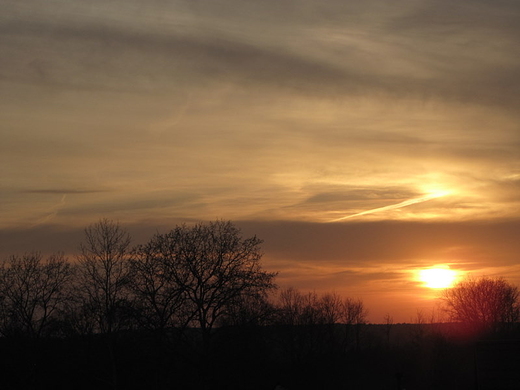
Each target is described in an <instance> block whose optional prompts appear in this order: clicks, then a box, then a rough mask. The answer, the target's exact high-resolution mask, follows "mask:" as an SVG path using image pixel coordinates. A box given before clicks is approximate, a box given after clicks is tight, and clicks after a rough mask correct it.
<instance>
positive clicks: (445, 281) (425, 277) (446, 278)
mask: <svg viewBox="0 0 520 390" xmlns="http://www.w3.org/2000/svg"><path fill="white" fill-rule="evenodd" d="M457 276H458V272H457V271H454V270H451V269H449V268H448V267H433V268H426V269H422V270H420V271H419V280H420V281H421V282H423V283H424V284H423V286H424V287H429V288H448V287H451V286H453V284H454V283H455V281H456V280H457Z"/></svg>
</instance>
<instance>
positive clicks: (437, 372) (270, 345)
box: [0, 324, 520, 390]
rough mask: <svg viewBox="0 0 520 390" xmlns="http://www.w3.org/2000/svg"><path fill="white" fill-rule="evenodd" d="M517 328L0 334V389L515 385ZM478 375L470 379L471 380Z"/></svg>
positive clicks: (519, 349) (519, 355) (519, 363)
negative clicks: (207, 336)
mask: <svg viewBox="0 0 520 390" xmlns="http://www.w3.org/2000/svg"><path fill="white" fill-rule="evenodd" d="M519 336H520V335H519V334H518V332H516V331H513V330H510V331H508V332H503V333H501V334H497V333H495V334H493V335H475V334H470V333H469V332H468V330H467V329H465V328H464V327H462V326H460V325H456V324H430V325H424V324H422V325H418V324H395V325H362V326H358V327H355V326H350V327H347V326H344V325H331V326H327V325H321V326H309V327H302V326H270V327H260V326H242V327H223V328H220V329H218V330H217V331H216V332H215V333H214V335H213V338H212V340H211V344H209V346H207V347H206V348H204V347H203V345H202V343H200V340H199V337H198V332H197V331H196V330H191V331H190V332H186V333H184V334H182V335H178V334H175V332H169V333H168V334H167V335H164V334H162V335H161V334H149V333H142V332H126V333H122V334H112V335H88V336H67V337H60V338H57V337H54V338H50V339H28V338H23V337H10V338H2V339H0V357H1V361H0V364H1V367H2V374H1V375H0V388H2V389H43V388H52V389H71V388H74V389H266V390H272V389H275V388H276V387H277V386H279V388H285V389H288V390H300V389H408V390H411V389H454V390H455V389H457V390H464V389H476V388H478V389H479V390H482V389H484V390H485V389H499V388H500V389H517V388H519V386H520V375H519V374H518V372H519V371H520V370H518V367H520V342H519V341H518V340H520V337H519ZM477 385H478V386H477Z"/></svg>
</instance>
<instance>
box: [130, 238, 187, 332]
mask: <svg viewBox="0 0 520 390" xmlns="http://www.w3.org/2000/svg"><path fill="white" fill-rule="evenodd" d="M168 247H169V245H168V239H167V237H166V236H162V235H156V236H154V237H153V238H152V239H151V240H150V241H149V242H148V243H147V244H145V245H139V246H138V247H137V248H136V249H135V250H134V251H133V253H132V259H131V260H130V274H131V277H130V288H131V290H132V291H133V293H134V295H135V301H134V308H135V314H136V317H137V319H138V321H139V322H140V324H141V325H143V326H144V327H145V328H146V329H149V330H152V331H156V332H158V333H159V334H162V333H163V332H164V330H165V329H167V328H170V327H173V326H177V327H180V328H184V326H185V325H187V320H188V319H189V315H187V314H186V313H185V312H186V310H185V309H186V308H185V307H184V305H185V303H186V294H185V287H184V283H185V282H186V278H183V279H181V280H180V279H179V278H180V272H178V270H177V268H176V267H177V264H176V261H177V260H176V256H175V254H171V253H170V252H169V251H168Z"/></svg>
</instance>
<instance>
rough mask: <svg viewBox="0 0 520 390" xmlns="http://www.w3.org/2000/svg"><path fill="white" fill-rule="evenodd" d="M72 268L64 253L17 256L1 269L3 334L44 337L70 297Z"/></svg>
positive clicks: (0, 294) (9, 259)
mask: <svg viewBox="0 0 520 390" xmlns="http://www.w3.org/2000/svg"><path fill="white" fill-rule="evenodd" d="M71 276H72V271H71V267H70V264H69V263H68V262H67V260H66V259H65V258H64V256H63V255H62V254H55V255H52V256H50V257H48V258H47V259H45V260H44V259H43V257H42V255H41V254H40V253H38V252H35V253H27V254H24V255H23V256H16V255H13V256H11V257H9V258H8V259H7V261H5V262H4V263H3V264H2V266H1V268H0V305H1V306H0V308H1V311H2V314H3V315H2V329H1V331H2V333H3V334H4V335H9V334H11V333H13V332H14V333H20V332H21V333H22V334H26V335H29V336H31V337H40V336H42V335H43V334H44V333H46V331H47V330H48V328H49V325H50V323H51V320H53V319H57V315H58V312H59V310H60V308H61V307H62V305H63V303H64V302H65V301H66V300H67V299H68V292H69V291H68V288H67V287H68V283H69V282H70V280H71Z"/></svg>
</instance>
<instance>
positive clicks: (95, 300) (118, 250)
mask: <svg viewBox="0 0 520 390" xmlns="http://www.w3.org/2000/svg"><path fill="white" fill-rule="evenodd" d="M130 242H131V239H130V235H129V234H128V233H127V232H126V231H125V230H124V229H123V228H121V227H120V226H119V224H118V223H116V222H113V221H110V220H108V219H102V220H100V221H99V222H97V223H95V224H92V225H90V226H88V227H87V228H86V229H85V242H84V243H81V244H80V251H81V253H80V255H79V256H78V262H79V283H80V286H78V287H79V289H78V290H77V291H78V292H79V293H80V294H82V295H81V296H80V297H79V298H80V300H83V304H82V306H87V307H89V308H90V310H91V311H92V312H93V313H94V314H95V316H96V322H97V325H98V329H99V331H101V332H102V333H112V332H113V331H115V330H118V329H119V328H120V327H121V326H122V325H123V323H124V313H123V312H124V310H125V309H126V308H127V306H128V299H127V298H128V280H129V274H128V264H129V263H128V258H129V255H130Z"/></svg>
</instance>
